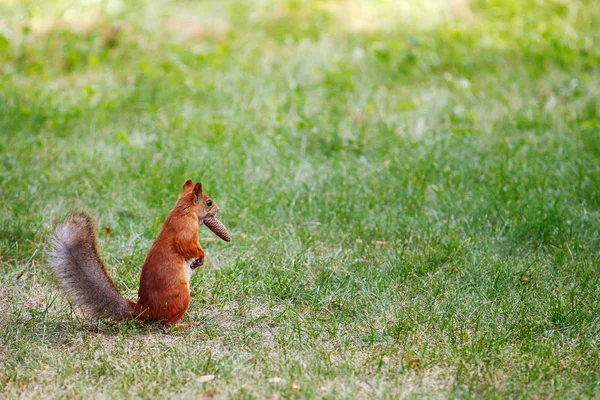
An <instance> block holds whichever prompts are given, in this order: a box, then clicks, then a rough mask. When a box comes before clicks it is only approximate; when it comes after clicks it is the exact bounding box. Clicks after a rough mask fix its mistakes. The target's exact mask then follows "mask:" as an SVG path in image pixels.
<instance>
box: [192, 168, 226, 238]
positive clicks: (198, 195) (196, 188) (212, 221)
mask: <svg viewBox="0 0 600 400" xmlns="http://www.w3.org/2000/svg"><path fill="white" fill-rule="evenodd" d="M182 196H184V197H185V198H187V202H188V204H190V203H191V204H192V205H193V209H194V211H195V213H196V217H198V225H206V226H207V227H208V228H209V229H210V230H211V231H213V232H214V233H215V234H216V235H217V236H219V237H220V238H221V239H223V240H225V241H227V242H228V241H229V240H230V238H229V233H228V232H227V229H226V228H225V226H224V225H223V224H222V223H221V222H220V221H219V220H218V219H217V218H216V215H217V212H218V211H219V207H218V206H217V203H215V201H214V200H213V199H211V198H210V196H208V195H206V194H205V193H203V192H202V183H200V182H197V183H196V184H195V185H194V184H193V182H192V180H191V179H188V180H187V181H186V182H185V184H184V185H183V195H182Z"/></svg>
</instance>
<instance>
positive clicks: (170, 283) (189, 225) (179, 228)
mask: <svg viewBox="0 0 600 400" xmlns="http://www.w3.org/2000/svg"><path fill="white" fill-rule="evenodd" d="M218 211H219V207H218V206H217V203H215V202H214V201H213V199H212V198H210V197H209V196H207V195H206V194H204V193H203V192H202V183H200V182H198V183H196V184H195V185H194V183H193V182H192V180H191V179H188V180H187V181H186V182H185V184H184V185H183V193H182V194H181V195H180V196H179V199H178V200H177V202H176V203H175V206H174V207H173V209H172V210H171V212H169V215H168V216H167V218H166V219H165V222H164V223H163V226H162V228H161V230H160V233H159V234H158V236H157V238H156V240H155V241H154V243H153V244H152V247H151V248H150V252H149V253H148V256H147V257H146V260H145V262H144V265H143V266H142V274H141V277H140V287H139V291H138V300H137V302H135V303H134V302H132V301H130V300H127V299H126V298H124V297H123V296H122V295H121V293H119V291H118V290H117V289H116V287H115V285H114V283H113V280H112V278H111V277H110V275H109V274H108V271H107V270H106V267H105V265H104V263H103V262H102V259H101V258H100V255H99V252H98V244H97V242H96V233H95V227H94V223H93V221H92V219H91V217H90V216H89V215H87V214H86V213H81V212H78V213H74V214H72V215H71V216H70V217H69V218H67V220H66V221H65V222H63V223H62V224H59V225H58V226H57V227H56V229H55V231H54V234H53V235H52V238H51V247H52V251H51V261H50V267H51V269H52V271H53V272H54V275H55V276H56V277H57V278H58V280H59V281H60V282H61V284H62V286H63V288H64V289H65V291H66V292H67V294H68V295H70V297H71V298H72V299H73V301H74V302H75V303H76V304H78V305H79V306H81V307H82V308H83V309H84V310H85V311H87V312H88V313H89V314H91V315H93V316H106V317H109V318H112V319H115V320H120V319H126V318H135V319H138V320H141V321H149V322H154V321H162V322H163V323H164V325H165V326H166V327H171V326H175V327H176V328H180V329H185V328H188V327H191V326H195V325H196V324H197V323H194V322H192V323H187V324H178V323H177V322H178V321H179V320H180V319H181V318H182V317H183V315H184V314H185V312H186V311H187V309H188V306H189V304H190V276H191V273H192V270H193V269H195V268H197V267H198V266H200V265H202V264H204V250H202V247H201V246H200V243H198V230H199V227H200V225H203V224H205V225H206V226H207V227H208V228H209V229H211V230H212V231H213V232H215V233H216V234H217V235H218V236H219V237H221V238H222V239H223V240H225V241H230V238H229V234H228V233H227V230H226V229H225V227H224V226H223V224H221V222H220V221H219V220H218V219H216V214H217V212H218Z"/></svg>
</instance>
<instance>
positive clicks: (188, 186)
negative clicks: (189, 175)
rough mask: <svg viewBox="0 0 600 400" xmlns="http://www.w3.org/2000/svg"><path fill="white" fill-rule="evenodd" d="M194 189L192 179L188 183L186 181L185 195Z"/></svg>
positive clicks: (184, 186) (184, 185)
mask: <svg viewBox="0 0 600 400" xmlns="http://www.w3.org/2000/svg"><path fill="white" fill-rule="evenodd" d="M193 187H194V183H193V182H192V180H191V179H188V180H187V181H185V183H184V184H183V193H186V192H191V191H192V188H193Z"/></svg>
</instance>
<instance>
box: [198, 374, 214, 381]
mask: <svg viewBox="0 0 600 400" xmlns="http://www.w3.org/2000/svg"><path fill="white" fill-rule="evenodd" d="M214 379H215V376H214V375H202V376H201V377H199V378H198V382H210V381H212V380H214Z"/></svg>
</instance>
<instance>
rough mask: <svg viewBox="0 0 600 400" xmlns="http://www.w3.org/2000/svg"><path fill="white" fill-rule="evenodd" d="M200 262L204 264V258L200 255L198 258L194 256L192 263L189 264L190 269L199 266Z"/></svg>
mask: <svg viewBox="0 0 600 400" xmlns="http://www.w3.org/2000/svg"><path fill="white" fill-rule="evenodd" d="M202 264H204V258H203V257H200V258H196V259H195V260H194V261H192V263H191V264H190V268H191V269H196V268H198V267H199V266H201V265H202Z"/></svg>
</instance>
